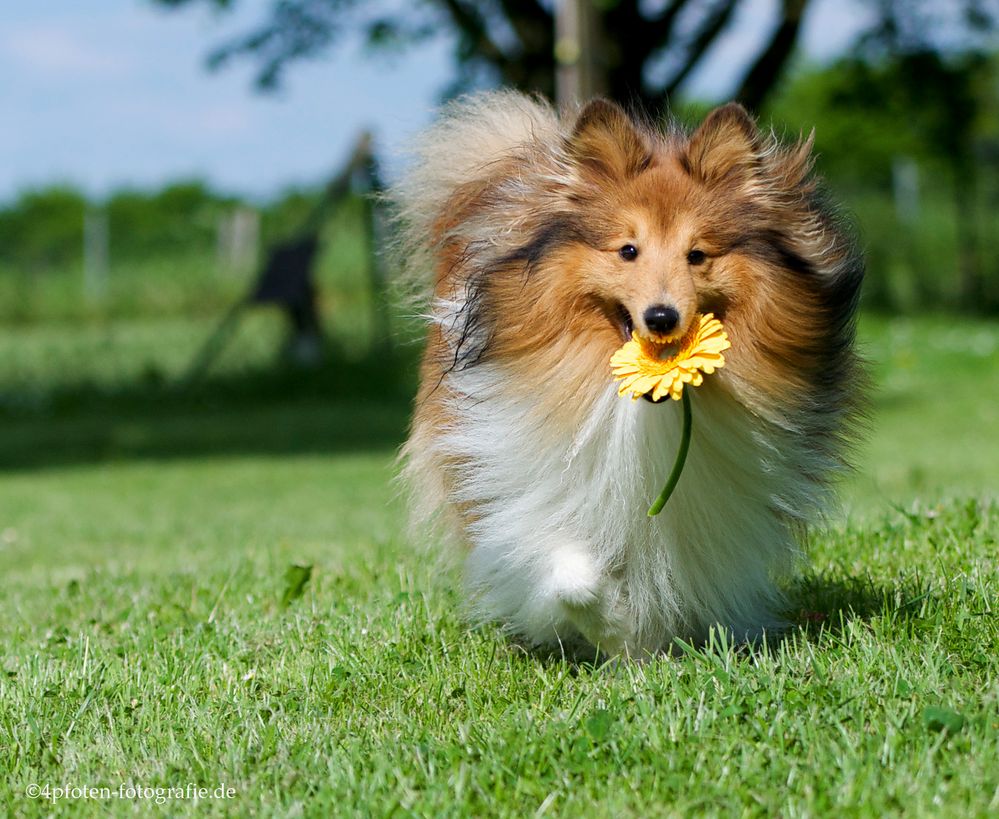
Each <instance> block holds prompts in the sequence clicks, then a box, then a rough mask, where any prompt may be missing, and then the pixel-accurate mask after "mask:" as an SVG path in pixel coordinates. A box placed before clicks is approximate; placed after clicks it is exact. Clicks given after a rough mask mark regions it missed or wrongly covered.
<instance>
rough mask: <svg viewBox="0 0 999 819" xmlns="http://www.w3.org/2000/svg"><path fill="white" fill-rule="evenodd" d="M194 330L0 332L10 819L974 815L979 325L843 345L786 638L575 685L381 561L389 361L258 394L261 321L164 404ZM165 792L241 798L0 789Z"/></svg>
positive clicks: (204, 329)
mask: <svg viewBox="0 0 999 819" xmlns="http://www.w3.org/2000/svg"><path fill="white" fill-rule="evenodd" d="M209 330H210V324H207V323H204V322H199V321H181V320H170V321H166V320H164V321H162V322H153V321H152V320H149V321H146V322H143V323H128V322H119V323H115V324H111V325H104V326H91V327H89V328H85V329H83V330H80V329H79V328H60V327H58V326H53V325H42V326H34V327H32V326H26V327H23V328H18V329H16V330H8V331H0V417H2V422H3V428H2V432H0V571H2V572H3V576H4V579H5V582H4V584H3V587H2V591H0V656H2V663H3V668H2V674H0V783H2V784H0V794H2V798H3V803H4V804H5V806H6V808H7V811H8V812H9V813H12V814H16V815H36V814H37V815H51V814H54V815H73V816H76V815H94V816H98V815H104V814H106V813H108V812H111V813H112V814H131V813H139V814H143V815H144V814H146V813H152V812H154V811H156V812H159V813H162V814H163V815H170V816H173V815H185V814H192V815H193V814H198V815H202V814H208V815H230V814H234V813H235V814H260V815H274V814H278V815H309V816H329V815H334V814H342V815H359V816H371V815H373V816H380V815H388V814H396V815H425V816H434V817H436V816H446V815H492V814H505V815H515V816H522V815H532V814H536V815H563V816H579V815H589V816H613V817H617V816H629V815H631V816H638V817H647V816H659V815H663V816H688V815H699V814H707V815H726V816H727V815H752V816H773V815H781V816H833V815H835V816H872V817H875V816H884V815H902V814H905V815H908V816H960V817H964V816H989V815H992V816H994V815H997V813H999V764H997V759H999V621H997V614H996V611H997V608H999V606H997V600H999V597H997V595H999V567H997V563H999V561H997V538H999V503H997V497H999V491H997V488H999V408H997V405H996V402H995V399H994V394H995V393H996V392H997V388H999V326H997V325H996V324H994V323H993V324H987V323H979V322H970V321H967V320H961V321H960V322H957V321H954V320H948V319H919V320H892V321H882V320H878V319H868V320H866V321H865V322H864V325H863V334H862V335H863V339H864V346H865V350H866V351H867V354H868V356H869V358H870V359H871V360H872V362H873V364H874V372H875V378H876V382H877V390H876V393H875V395H874V399H873V402H872V407H871V434H870V440H869V442H868V443H867V444H866V445H865V446H864V447H862V448H861V450H860V457H859V459H858V460H859V463H860V469H859V470H858V473H857V475H855V476H853V477H851V478H850V479H849V480H848V481H847V482H846V484H845V486H844V495H845V507H846V514H845V515H844V521H845V522H841V523H836V524H834V526H833V527H832V528H831V530H830V531H828V532H825V533H821V534H818V535H816V536H815V537H814V539H813V543H812V553H813V555H814V570H813V572H812V573H811V574H810V575H809V576H808V577H806V578H804V579H803V581H802V583H801V586H800V588H799V589H797V590H796V592H795V595H796V597H795V599H796V608H795V611H794V612H792V616H793V617H794V618H795V619H796V620H797V621H799V622H800V628H799V629H798V630H797V631H795V632H794V633H792V634H791V636H790V637H789V638H788V639H787V640H785V641H784V642H782V643H780V644H778V645H772V646H769V647H767V648H766V649H762V648H761V649H760V650H757V651H754V652H749V651H746V650H745V649H738V648H733V647H731V646H726V645H722V644H715V645H712V646H709V647H707V648H705V649H702V650H694V649H690V650H685V651H682V652H681V653H680V656H678V657H675V658H670V659H663V660H661V661H658V662H653V663H647V664H645V665H641V666H636V665H630V664H623V665H611V666H602V667H594V666H592V665H589V664H582V665H578V664H577V665H573V664H569V663H567V662H564V661H563V660H561V659H559V658H545V657H538V656H532V655H529V654H527V653H525V652H524V651H523V650H521V649H519V648H517V647H515V646H512V645H510V644H508V643H507V642H505V641H504V640H503V639H502V638H501V637H500V636H499V635H498V634H497V633H496V632H495V631H493V630H479V631H469V630H468V629H467V628H466V627H465V626H464V625H463V623H462V620H461V615H460V598H459V595H458V594H457V592H456V587H457V575H456V573H455V572H454V571H453V570H451V569H447V568H443V567H441V566H439V565H438V564H437V563H436V562H435V561H433V560H431V559H428V558H427V557H426V556H424V555H423V554H421V552H419V551H418V550H417V549H416V547H415V546H414V545H413V544H411V543H409V542H408V541H407V540H406V538H405V537H404V535H403V532H402V526H401V520H402V509H401V506H400V504H399V503H398V501H397V500H396V498H395V497H394V495H393V490H392V488H391V486H390V481H391V477H392V474H393V467H392V461H393V457H394V453H395V449H396V447H397V445H398V443H399V442H400V440H401V437H402V435H403V434H404V431H405V425H406V420H407V407H406V396H407V395H408V394H409V393H410V391H411V389H412V361H413V358H414V355H415V351H414V350H404V351H403V352H402V353H401V354H398V355H396V356H394V357H389V356H386V355H384V354H379V355H370V356H367V357H360V358H358V357H356V356H357V355H358V353H357V352H356V348H355V350H354V352H353V354H351V351H350V349H349V348H348V350H347V352H346V353H343V354H340V355H338V356H337V361H336V366H335V367H334V368H332V369H331V370H330V371H326V372H320V373H315V374H308V375H302V376H300V377H296V376H294V375H291V374H287V373H285V374H281V373H274V372H272V371H270V369H269V368H268V361H269V357H270V355H271V354H272V349H273V345H274V340H275V338H276V337H277V331H278V328H277V327H276V325H275V323H274V322H273V320H272V319H271V318H269V317H267V316H260V317H257V318H255V319H253V320H251V321H250V322H249V323H248V324H247V326H246V327H245V328H244V329H243V331H242V332H241V333H240V334H239V336H238V337H237V339H236V340H235V342H234V344H233V346H232V347H231V348H230V350H229V352H228V353H227V354H226V355H225V356H224V357H223V359H222V360H221V361H220V362H219V364H218V366H217V367H216V369H215V370H213V373H212V375H211V377H210V379H209V380H208V382H207V383H205V384H203V385H201V386H200V387H198V388H196V389H194V390H193V391H190V392H187V393H177V392H176V391H175V390H173V389H172V388H171V387H170V383H171V382H172V380H173V379H174V378H175V377H176V376H177V375H178V374H179V373H181V372H182V371H183V368H184V365H185V363H186V362H187V361H188V360H189V358H190V356H191V355H192V354H193V351H194V350H195V348H196V347H197V345H198V343H199V342H200V341H201V340H202V339H203V338H204V337H205V335H206V334H207V333H208V331H209ZM352 355H353V356H354V357H352ZM294 566H311V567H312V570H311V575H310V576H309V577H308V579H307V582H305V584H304V586H303V585H302V581H303V580H305V577H304V573H303V572H301V571H297V570H295V569H294V568H293V567H294ZM189 783H191V784H194V785H198V786H205V787H208V788H210V789H214V788H216V787H220V786H222V785H225V786H228V787H231V788H233V789H234V792H235V795H234V796H233V797H232V799H231V800H228V801H222V800H206V801H201V802H199V803H195V802H194V801H191V800H188V799H186V798H185V799H183V800H181V799H171V800H169V801H166V802H164V804H163V805H161V806H158V807H157V806H155V805H153V804H150V800H149V799H144V800H138V799H117V798H114V797H111V798H100V797H99V798H92V799H80V798H77V799H62V800H60V801H52V800H51V797H52V796H54V792H52V793H51V794H50V799H48V800H47V799H46V798H45V797H44V796H42V797H40V798H37V799H34V800H31V799H29V798H28V797H27V795H26V789H27V788H28V786H29V785H31V784H38V785H40V786H45V785H48V786H50V787H51V788H53V789H55V788H62V787H78V788H79V787H84V786H88V787H102V786H103V787H107V788H110V789H112V790H113V791H115V792H117V789H118V787H119V785H120V784H123V785H125V786H128V785H130V784H131V785H136V786H141V787H147V788H171V787H172V788H185V787H186V786H187V785H188V784H189ZM165 796H166V795H165V794H164V797H165Z"/></svg>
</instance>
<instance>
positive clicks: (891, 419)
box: [0, 0, 999, 537]
mask: <svg viewBox="0 0 999 819" xmlns="http://www.w3.org/2000/svg"><path fill="white" fill-rule="evenodd" d="M0 70H2V71H3V76H4V77H5V80H4V82H3V84H2V86H0V106H2V108H0V110H2V111H3V127H2V128H0V414H2V415H3V431H2V432H0V468H2V469H5V470H8V472H9V473H11V474H14V473H18V472H23V471H29V472H31V471H36V470H39V469H42V468H48V467H59V468H73V467H77V466H81V467H82V466H87V465H89V466H94V465H102V464H114V463H119V462H122V461H130V460H131V461H143V462H147V461H151V462H160V461H163V460H177V459H181V460H182V459H184V458H193V459H201V458H220V457H225V456H232V457H237V456H238V457H251V458H253V457H258V458H272V457H276V456H286V455H303V454H339V453H348V454H350V453H359V452H360V453H368V454H372V457H375V458H377V459H380V460H377V463H378V464H380V465H381V466H384V475H387V474H388V473H389V472H390V469H391V467H390V466H389V464H390V461H391V454H392V453H393V452H394V450H395V448H396V447H397V445H398V444H399V443H400V442H401V440H402V438H403V436H404V434H405V427H406V422H407V417H408V412H409V400H410V398H411V395H412V392H413V389H414V385H415V372H414V370H415V362H416V361H417V360H418V355H419V347H418V342H416V341H415V339H417V338H418V334H419V328H418V325H417V323H416V322H414V321H413V320H412V319H409V318H407V317H405V316H400V315H399V314H398V313H397V311H395V310H394V309H393V307H392V304H391V299H390V298H389V295H388V289H389V288H388V285H387V281H388V279H389V278H390V273H391V271H389V270H386V269H385V266H384V264H383V262H382V261H381V257H380V256H379V250H380V248H381V246H382V245H383V242H384V238H385V234H386V226H385V221H384V218H383V216H382V214H381V213H380V212H379V208H378V205H377V200H376V198H375V197H374V196H373V194H377V192H378V190H379V189H380V188H381V187H382V186H383V185H384V184H387V183H391V181H392V179H393V178H394V177H395V175H396V174H398V172H399V169H400V168H401V167H402V163H404V161H405V158H404V157H403V156H402V154H403V153H404V148H405V145H406V143H407V140H408V139H409V138H410V137H411V136H412V135H413V133H414V132H415V131H417V130H418V129H419V128H420V127H421V126H423V125H425V124H427V123H428V122H429V121H430V120H431V119H432V117H433V112H434V109H435V107H436V106H437V105H439V104H440V102H441V101H443V100H445V99H447V98H449V97H452V96H454V95H457V94H460V93H463V92H466V91H470V90H475V89H481V88H490V87H496V86H501V85H504V86H512V87H516V88H520V89H523V90H527V91H532V92H537V93H541V94H544V95H546V96H548V97H551V98H552V99H557V100H559V101H571V100H572V99H574V98H579V97H586V96H589V95H590V94H593V93H602V94H606V95H609V96H611V97H614V98H615V99H618V100H619V101H621V102H623V103H625V104H635V105H641V106H644V107H645V108H647V109H648V110H649V111H651V112H653V113H654V114H655V115H657V116H667V115H668V114H669V115H672V116H676V117H679V118H680V119H682V120H684V121H688V122H691V123H693V122H695V121H696V120H697V119H698V117H700V116H702V115H703V114H704V113H705V112H706V111H707V110H708V109H709V108H710V107H711V106H712V105H714V104H717V103H718V102H721V101H725V100H728V99H738V100H740V101H742V102H743V103H744V104H745V105H746V106H747V107H749V108H750V109H751V110H753V111H754V112H756V113H757V114H758V115H759V117H760V119H761V121H762V122H763V123H764V124H767V125H772V127H773V128H774V129H775V130H776V131H777V133H779V134H785V135H787V136H789V137H795V136H797V135H798V134H799V133H800V132H802V131H804V132H807V131H809V130H810V129H812V128H813V127H814V128H815V129H816V148H817V151H818V154H819V165H818V167H819V170H820V172H821V173H822V174H823V175H824V176H825V178H826V180H827V183H828V186H829V188H830V190H831V192H832V193H833V195H834V197H835V198H836V199H838V200H839V201H841V202H842V203H844V204H845V206H846V210H847V211H848V212H849V213H850V214H851V215H852V217H853V218H854V220H855V221H856V223H857V225H858V228H859V233H860V236H861V241H862V244H863V246H864V248H865V250H866V253H867V258H868V278H867V282H866V286H865V291H864V295H863V305H864V318H863V321H862V341H863V345H864V349H865V351H866V353H867V355H868V357H869V358H870V359H871V360H872V364H873V367H874V372H875V377H876V382H877V388H876V392H875V396H874V402H873V406H872V418H873V422H872V423H873V430H874V431H873V434H872V436H871V441H870V443H869V444H868V445H867V446H866V447H865V448H864V449H863V451H862V453H861V469H860V475H859V477H857V478H855V479H854V480H853V483H852V484H851V487H852V488H851V489H850V490H849V493H852V494H851V495H850V497H852V499H853V500H852V503H853V504H854V505H855V506H856V507H857V508H863V507H864V506H865V505H868V506H869V505H871V504H877V503H885V502H888V503H902V502H908V501H909V500H911V499H912V498H913V497H914V496H916V497H919V496H924V495H925V496H927V497H938V496H940V495H945V494H967V493H973V494H981V493H983V492H985V493H993V492H994V488H995V481H996V478H997V470H999V468H997V467H996V466H995V463H996V462H997V461H999V458H997V457H995V455H996V453H995V452H994V451H993V450H992V449H990V447H991V446H994V444H992V442H993V441H995V440H997V439H999V414H997V410H996V408H995V403H994V398H992V397H991V395H993V394H994V391H995V390H996V388H997V387H999V383H997V380H999V379H997V376H999V366H997V363H996V359H997V351H999V331H997V325H996V321H995V318H996V316H997V315H999V252H997V251H999V231H997V226H999V207H997V206H999V2H995V1H994V0H641V1H640V0H481V2H478V1H473V0H408V2H407V1H405V0H366V1H365V2H362V1H361V0H100V2H97V0H81V2H77V3H74V4H55V3H30V4H5V6H4V7H3V9H2V10H0ZM990 391H991V392H990ZM381 466H380V467H379V468H381ZM379 474H382V473H379ZM379 480H380V479H379ZM872 499H873V500H872ZM19 514H20V513H10V515H9V517H10V518H11V519H14V518H16V517H18V515H19ZM3 525H4V521H2V520H0V529H2V528H3ZM7 531H10V532H14V533H15V534H14V535H12V537H15V536H16V531H15V529H14V528H10V527H8V529H4V532H7Z"/></svg>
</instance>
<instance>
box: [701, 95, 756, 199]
mask: <svg viewBox="0 0 999 819" xmlns="http://www.w3.org/2000/svg"><path fill="white" fill-rule="evenodd" d="M759 146H760V132H759V130H758V129H757V127H756V123H755V122H754V121H753V118H752V117H751V116H750V115H749V113H748V112H747V111H746V109H745V108H743V107H742V106H741V105H739V104H738V103H737V102H730V103H729V104H728V105H723V106H722V107H721V108H716V109H715V110H714V111H712V112H711V113H710V114H708V117H707V119H705V120H704V122H703V123H701V127H700V128H698V129H697V130H696V131H695V132H694V135H693V136H692V137H691V138H690V144H689V145H688V146H687V164H688V166H689V168H690V172H691V174H693V175H694V176H695V177H697V178H699V179H701V180H702V181H704V182H720V181H722V180H723V179H729V180H731V181H734V182H736V183H747V182H749V181H750V179H751V178H752V176H753V175H754V173H755V172H756V169H757V165H758V159H757V151H758V149H759Z"/></svg>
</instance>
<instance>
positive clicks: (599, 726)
mask: <svg viewBox="0 0 999 819" xmlns="http://www.w3.org/2000/svg"><path fill="white" fill-rule="evenodd" d="M613 722H614V717H613V715H612V714H611V712H610V711H608V710H606V709H605V708H600V709H598V710H596V711H594V712H593V713H592V714H591V715H590V717H589V718H588V719H587V720H586V733H588V734H589V735H590V737H592V739H593V741H594V742H602V741H603V740H604V738H606V736H607V734H608V733H609V732H610V727H611V723H613Z"/></svg>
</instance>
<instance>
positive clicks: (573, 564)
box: [549, 543, 601, 610]
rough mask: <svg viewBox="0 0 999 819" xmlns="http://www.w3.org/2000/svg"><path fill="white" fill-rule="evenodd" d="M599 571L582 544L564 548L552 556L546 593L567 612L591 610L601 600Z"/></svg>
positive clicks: (569, 545) (567, 545)
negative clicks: (547, 591) (567, 610)
mask: <svg viewBox="0 0 999 819" xmlns="http://www.w3.org/2000/svg"><path fill="white" fill-rule="evenodd" d="M600 585H601V583H600V570H599V568H598V567H597V565H596V563H595V561H594V560H593V558H592V557H591V556H590V555H589V553H588V552H587V550H586V548H585V544H575V543H573V544H566V545H564V546H562V547H560V548H559V549H557V550H555V551H554V552H553V553H552V561H551V574H550V576H549V591H550V593H551V594H552V595H553V596H554V597H555V599H556V600H557V601H558V602H559V603H560V604H561V605H562V606H565V607H566V608H567V609H569V610H579V609H586V608H590V607H592V606H594V605H595V604H596V603H597V602H598V600H599V596H600Z"/></svg>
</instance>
